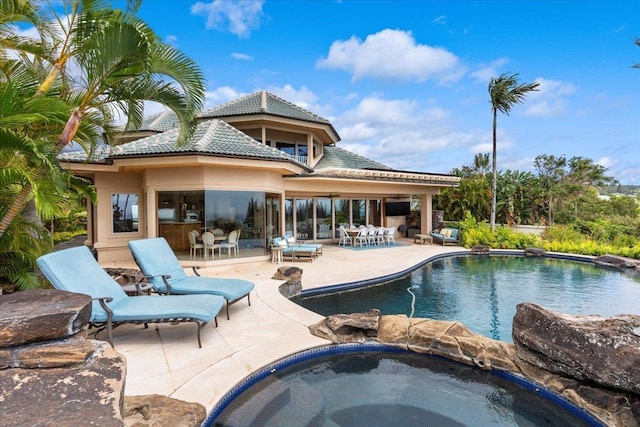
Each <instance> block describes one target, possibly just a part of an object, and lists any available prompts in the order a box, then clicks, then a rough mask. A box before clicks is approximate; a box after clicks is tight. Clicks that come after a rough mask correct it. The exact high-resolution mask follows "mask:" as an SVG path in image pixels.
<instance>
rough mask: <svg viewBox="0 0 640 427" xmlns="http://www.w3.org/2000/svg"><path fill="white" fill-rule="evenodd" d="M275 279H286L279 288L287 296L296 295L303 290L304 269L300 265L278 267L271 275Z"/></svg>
mask: <svg viewBox="0 0 640 427" xmlns="http://www.w3.org/2000/svg"><path fill="white" fill-rule="evenodd" d="M271 278H272V279H274V280H286V282H284V283H283V284H281V285H280V287H279V288H278V290H279V291H280V293H281V294H282V295H283V296H284V297H285V298H291V297H293V296H296V295H298V294H299V293H300V291H301V290H302V269H301V268H299V267H287V266H283V267H278V270H276V272H275V274H274V275H273V276H272V277H271Z"/></svg>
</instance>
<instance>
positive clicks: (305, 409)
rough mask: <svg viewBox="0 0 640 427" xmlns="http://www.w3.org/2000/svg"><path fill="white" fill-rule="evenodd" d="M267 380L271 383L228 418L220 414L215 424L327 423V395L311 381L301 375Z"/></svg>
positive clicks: (254, 426) (309, 426)
mask: <svg viewBox="0 0 640 427" xmlns="http://www.w3.org/2000/svg"><path fill="white" fill-rule="evenodd" d="M264 381H265V382H268V386H267V387H263V388H262V389H261V390H259V391H257V392H255V394H253V395H252V396H251V397H250V398H249V399H247V401H246V402H244V403H242V410H240V411H235V412H232V413H231V414H229V416H228V417H227V418H226V419H225V418H218V419H217V420H216V422H215V423H214V426H221V425H224V426H225V427H267V426H268V427H276V426H283V427H284V426H286V427H290V426H301V427H315V426H323V425H325V426H326V424H324V421H325V420H324V399H323V398H322V396H321V395H319V394H318V393H317V392H316V391H315V390H314V389H313V388H312V387H311V386H309V384H307V383H305V382H304V381H302V380H299V379H295V380H293V381H291V382H290V383H288V384H287V383H286V382H284V381H282V380H280V379H275V378H269V379H265V380H264ZM265 385H266V384H265ZM236 403H238V402H236Z"/></svg>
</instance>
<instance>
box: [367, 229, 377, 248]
mask: <svg viewBox="0 0 640 427" xmlns="http://www.w3.org/2000/svg"><path fill="white" fill-rule="evenodd" d="M376 233H377V230H376V229H375V227H374V226H371V227H367V244H369V245H375V244H376Z"/></svg>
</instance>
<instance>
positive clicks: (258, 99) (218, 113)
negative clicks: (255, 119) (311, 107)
mask: <svg viewBox="0 0 640 427" xmlns="http://www.w3.org/2000/svg"><path fill="white" fill-rule="evenodd" d="M263 93H264V94H265V101H266V104H265V105H263V103H262V101H263V98H262V95H263ZM250 114H270V115H272V116H278V117H286V118H290V119H298V120H305V121H308V122H315V123H323V124H331V123H330V122H329V121H328V120H327V119H325V118H322V117H320V116H318V115H317V114H314V113H312V112H310V111H307V110H305V109H304V108H301V107H298V106H297V105H295V104H293V103H291V102H289V101H287V100H285V99H282V98H280V97H278V96H276V95H274V94H272V93H270V92H265V91H260V92H256V93H253V94H251V95H247V96H244V97H242V98H240V99H237V100H235V101H231V102H228V103H226V104H223V105H220V106H218V107H215V108H211V109H209V110H207V111H205V112H203V113H202V114H201V115H200V118H218V117H228V116H242V115H250Z"/></svg>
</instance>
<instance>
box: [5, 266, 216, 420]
mask: <svg viewBox="0 0 640 427" xmlns="http://www.w3.org/2000/svg"><path fill="white" fill-rule="evenodd" d="M120 273H121V275H122V277H125V276H126V274H129V273H128V271H121V272H120ZM125 279H126V277H125ZM127 280H129V279H127ZM90 314H91V298H90V297H89V296H88V295H81V294H74V293H70V292H65V291H59V290H55V289H49V290H35V291H23V292H18V293H15V294H11V295H6V296H1V297H0V414H1V415H0V426H36V425H37V426H75V425H82V426H85V425H86V426H89V425H93V426H107V427H110V426H124V425H125V424H126V425H128V426H154V427H165V426H166V427H176V426H178V427H196V426H200V425H201V423H202V422H203V421H204V419H205V417H206V410H205V408H204V407H203V406H202V405H200V404H198V403H189V402H183V401H180V400H176V399H171V398H169V397H166V396H158V395H152V396H132V397H128V398H125V397H124V384H125V377H126V360H125V358H124V356H122V355H120V354H119V353H117V352H116V351H115V350H114V349H113V348H111V346H110V345H109V344H107V343H106V342H103V341H96V340H87V339H86V333H84V332H81V331H83V330H84V326H85V325H86V323H87V322H88V320H89V318H90ZM124 402H126V409H124V408H123V403H124ZM123 409H124V410H125V416H126V418H125V416H123Z"/></svg>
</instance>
